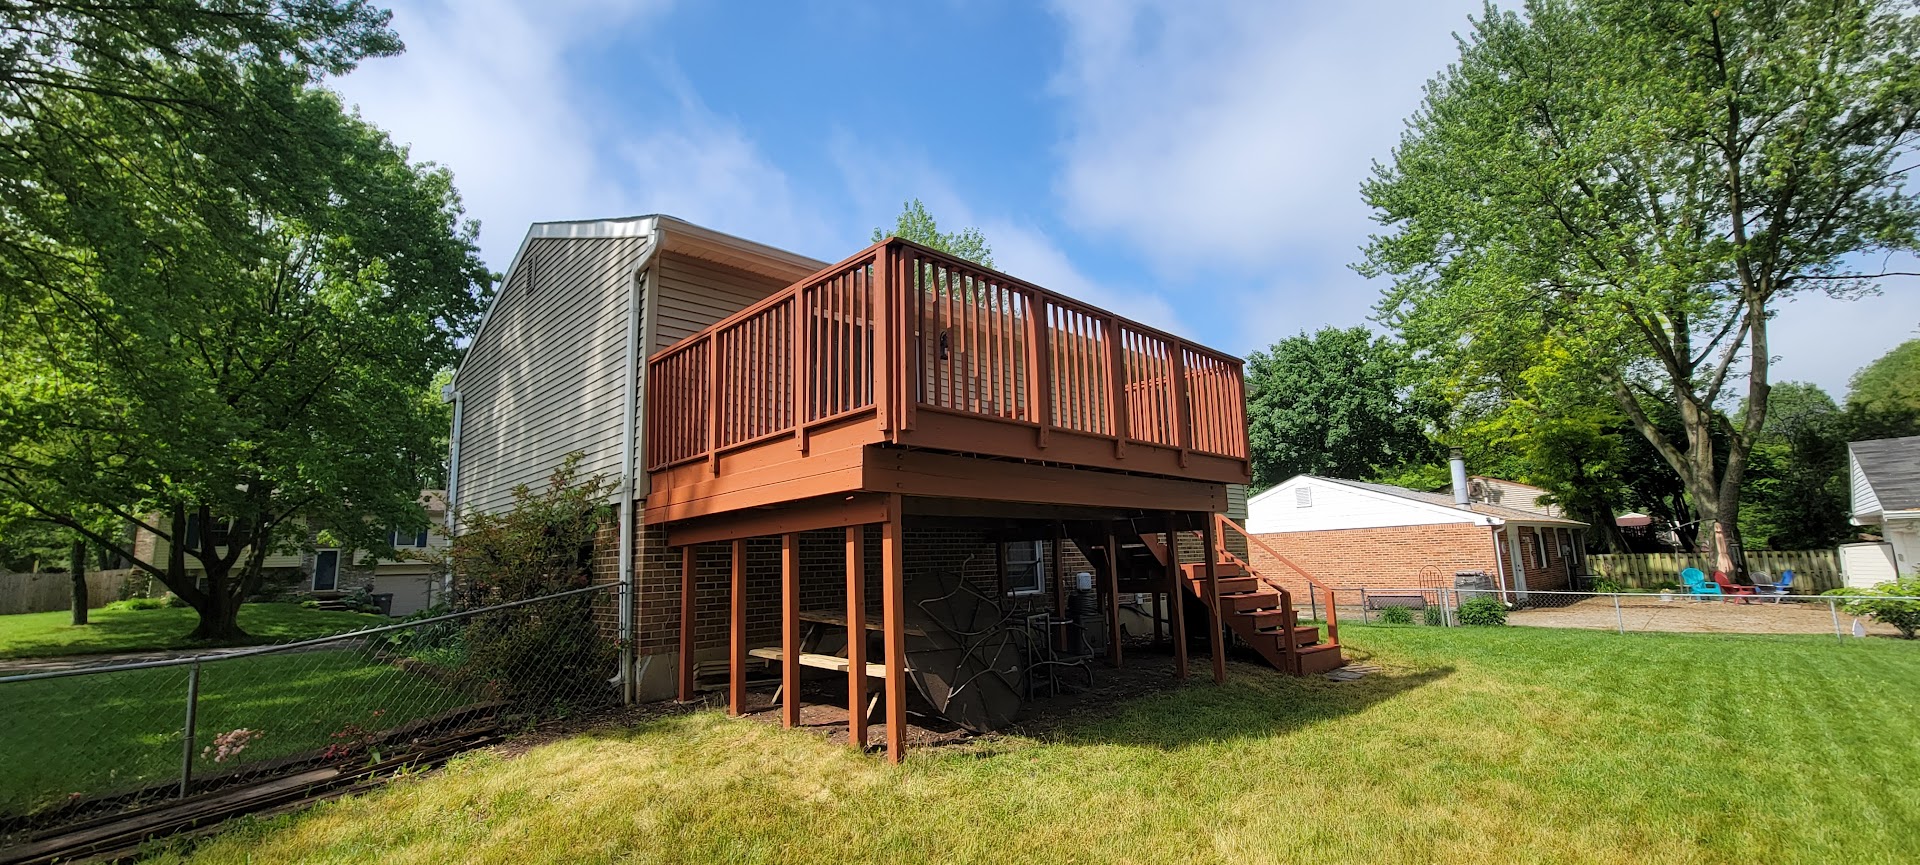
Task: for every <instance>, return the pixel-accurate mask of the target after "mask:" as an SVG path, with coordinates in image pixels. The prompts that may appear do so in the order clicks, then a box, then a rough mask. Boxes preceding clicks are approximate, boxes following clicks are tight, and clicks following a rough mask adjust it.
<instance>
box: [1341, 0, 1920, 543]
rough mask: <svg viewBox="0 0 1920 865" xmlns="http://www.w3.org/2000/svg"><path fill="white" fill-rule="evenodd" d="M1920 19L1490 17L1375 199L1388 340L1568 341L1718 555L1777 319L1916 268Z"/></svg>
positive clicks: (1765, 13)
mask: <svg viewBox="0 0 1920 865" xmlns="http://www.w3.org/2000/svg"><path fill="white" fill-rule="evenodd" d="M1910 11H1911V10H1910V8H1909V4H1906V3H1896V2H1887V0H1823V2H1815V0H1775V2H1747V3H1726V4H1710V3H1695V2H1686V0H1578V2H1575V0H1534V2H1528V3H1527V4H1526V5H1525V8H1524V12H1523V13H1520V14H1516V13H1514V12H1509V11H1502V10H1499V9H1496V8H1494V7H1492V6H1489V7H1488V8H1487V9H1486V11H1485V13H1484V14H1483V15H1482V16H1481V17H1479V18H1478V19H1477V20H1475V21H1474V22H1473V27H1472V29H1471V31H1470V32H1469V33H1467V34H1466V35H1465V36H1464V37H1462V38H1461V40H1460V59H1459V61H1458V62H1457V63H1455V64H1453V65H1452V66H1450V67H1449V68H1448V69H1447V70H1446V71H1445V72H1444V73H1442V74H1441V75H1440V76H1439V77H1437V78H1436V79H1434V80H1433V81H1432V82H1430V83H1429V84H1428V86H1427V95H1426V99H1425V103H1424V105H1423V106H1422V108H1421V109H1420V111H1419V112H1418V113H1417V114H1416V115H1415V116H1414V117H1413V118H1412V119H1411V121H1410V122H1409V124H1408V129H1407V131H1406V133H1405V135H1404V137H1403V139H1402V140H1401V142H1400V144H1399V146H1398V147H1397V148H1396V149H1395V150H1394V153H1393V157H1392V160H1391V161H1390V162H1389V163H1388V164H1384V165H1380V166H1377V167H1376V170H1375V174H1374V177H1373V178H1372V179H1371V180H1369V181H1368V182H1367V183H1366V184H1364V187H1363V194H1364V196H1365V199H1366V200H1367V202H1368V203H1369V204H1371V205H1372V206H1373V207H1374V208H1375V209H1376V211H1377V214H1378V218H1379V220H1380V221H1381V223H1382V224H1383V226H1384V227H1385V228H1384V231H1383V232H1382V233H1381V234H1379V235H1378V236H1376V237H1375V238H1373V240H1372V241H1371V242H1370V243H1369V244H1368V246H1367V247H1366V249H1365V260H1364V263H1363V264H1361V265H1360V269H1361V270H1362V271H1363V272H1364V273H1367V274H1370V275H1387V276H1391V277H1392V278H1393V280H1394V284H1393V286H1392V288H1391V289H1390V290H1389V291H1388V292H1387V294H1386V297H1385V299H1384V300H1383V302H1382V305H1381V315H1382V317H1383V319H1384V320H1386V321H1387V322H1389V323H1390V324H1391V325H1392V326H1394V327H1395V328H1397V329H1398V330H1399V331H1400V332H1401V334H1402V335H1403V336H1404V338H1405V339H1406V340H1407V341H1408V342H1409V343H1410V344H1411V345H1412V346H1414V347H1415V348H1416V349H1417V350H1418V351H1420V352H1421V353H1423V354H1424V355H1427V356H1429V357H1431V358H1432V359H1434V360H1435V361H1437V362H1439V363H1442V364H1447V363H1454V362H1459V361H1461V360H1462V359H1466V358H1472V357H1474V356H1476V355H1481V354H1487V353H1502V352H1507V351H1510V350H1512V348H1511V347H1512V346H1513V345H1515V344H1523V343H1525V342H1527V341H1532V340H1539V339H1542V338H1546V337H1549V336H1550V337H1552V338H1553V339H1555V340H1556V341H1557V342H1558V343H1559V344H1560V345H1562V346H1564V347H1565V348H1566V350H1568V351H1569V352H1571V353H1572V354H1573V356H1574V357H1575V358H1576V359H1577V363H1578V364H1579V365H1580V366H1581V367H1583V368H1585V369H1587V370H1590V371H1591V375H1592V376H1594V377H1595V378H1596V379H1597V380H1598V381H1600V382H1601V383H1603V384H1604V385H1605V386H1606V388H1607V390H1608V392H1609V393H1610V394H1611V395H1612V397H1613V399H1614V402H1615V404H1616V405H1617V406H1618V408H1619V409H1620V411H1621V412H1622V413H1623V414H1624V415H1625V416H1626V417H1627V418H1628V420H1629V421H1630V422H1631V423H1632V424H1633V426H1634V427H1635V428H1636V429H1637V430H1638V431H1639V433H1640V434H1641V435H1642V436H1643V437H1645V439H1646V440H1647V442H1648V443H1649V444H1650V445H1651V446H1652V447H1653V448H1654V449H1655V451H1656V452H1657V453H1658V454H1659V455H1660V457H1661V458H1662V460H1663V461H1664V462H1665V463H1666V464H1667V465H1668V466H1669V467H1670V468H1671V469H1672V471H1674V472H1675V473H1676V474H1677V475H1678V476H1679V477H1680V479H1681V482H1682V483H1683V485H1684V486H1685V488H1686V490H1687V493H1688V498H1689V499H1690V504H1691V506H1692V508H1693V509H1694V510H1695V512H1696V513H1697V515H1698V517H1699V541H1700V542H1701V543H1702V544H1703V545H1713V544H1715V543H1716V540H1717V539H1718V538H1721V537H1724V536H1726V535H1727V534H1729V533H1732V532H1733V531H1735V529H1734V526H1733V523H1734V521H1735V520H1736V519H1737V517H1738V511H1739V505H1740V495H1741V489H1742V482H1743V479H1744V476H1745V473H1746V470H1747V464H1748V456H1749V454H1750V452H1751V450H1752V447H1753V444H1754V442H1755V441H1756V440H1757V438H1758V434H1759V432H1760V430H1761V428H1762V426H1763V425H1764V424H1765V422H1766V409H1765V406H1766V405H1767V403H1768V400H1767V395H1768V390H1769V387H1770V377H1769V373H1770V363H1771V361H1772V359H1773V358H1772V348H1771V344H1770V342H1769V340H1768V326H1769V324H1770V322H1771V320H1772V318H1773V317H1774V316H1775V315H1777V314H1780V313H1781V311H1782V310H1781V302H1782V301H1783V300H1784V299H1786V298H1788V297H1790V296H1792V295H1794V294H1796V293H1799V292H1806V291H1813V292H1821V293H1827V294H1832V295H1837V296H1849V295H1852V294H1854V293H1857V292H1860V291H1863V290H1866V289H1868V288H1869V287H1870V285H1871V280H1872V279H1873V278H1875V277H1877V276H1880V275H1881V274H1878V273H1874V272H1872V271H1871V269H1867V270H1862V269H1857V268H1855V267H1854V266H1853V264H1854V263H1855V262H1859V261H1862V260H1865V256H1864V254H1865V253H1871V252H1875V251H1881V250H1888V249H1910V248H1912V247H1913V246H1914V245H1915V228H1916V225H1917V224H1920V200H1916V198H1915V197H1914V196H1913V195H1911V194H1909V193H1908V192H1906V191H1905V190H1904V189H1903V187H1902V183H1903V180H1904V176H1905V171H1906V169H1907V167H1908V166H1907V164H1906V163H1904V162H1901V161H1899V160H1900V159H1901V157H1902V156H1903V155H1910V154H1911V152H1912V150H1913V148H1914V146H1915V144H1916V130H1920V113H1917V112H1916V106H1920V63H1917V62H1916V46H1917V45H1920V18H1917V17H1915V16H1913V15H1911V14H1910ZM1873 260H1876V261H1877V260H1878V259H1873ZM1734 389H1739V390H1744V393H1745V396H1746V399H1747V402H1748V403H1749V404H1750V405H1752V406H1755V407H1757V408H1756V410H1753V411H1749V412H1748V413H1747V415H1746V417H1745V418H1744V419H1743V422H1742V423H1740V424H1738V425H1736V424H1734V423H1732V422H1731V420H1730V419H1729V418H1728V417H1727V414H1726V412H1725V411H1724V410H1723V409H1722V406H1724V405H1725V404H1726V403H1727V402H1728V401H1729V399H1730V398H1731V394H1732V391H1733V390H1734ZM1650 402H1653V403H1658V404H1662V405H1665V406H1667V407H1670V408H1671V409H1672V410H1673V412H1674V413H1675V414H1676V415H1677V417H1678V421H1679V429H1678V435H1674V434H1671V433H1670V432H1668V431H1667V430H1663V429H1662V428H1661V426H1660V424H1659V423H1658V422H1657V420H1656V418H1654V417H1652V416H1651V415H1650V414H1649V413H1648V411H1647V410H1646V406H1647V405H1648V404H1649V403H1650ZM1717 549H1720V550H1722V551H1723V552H1724V551H1725V549H1726V546H1725V545H1720V546H1719V547H1717ZM1730 564H1731V563H1730V561H1729V560H1728V559H1727V558H1726V557H1724V556H1723V557H1722V559H1721V561H1720V565H1721V566H1722V567H1728V566H1730Z"/></svg>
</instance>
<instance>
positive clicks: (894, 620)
mask: <svg viewBox="0 0 1920 865" xmlns="http://www.w3.org/2000/svg"><path fill="white" fill-rule="evenodd" d="M891 499H892V502H891V503H890V504H891V505H892V507H890V508H889V509H888V510H889V514H888V517H887V520H886V522H883V523H881V524H880V606H881V628H882V630H883V634H882V637H881V639H882V643H883V644H884V646H885V655H886V657H885V664H886V667H887V678H886V699H887V762H889V763H899V762H900V761H901V760H904V759H906V756H907V632H906V625H907V600H906V570H907V563H906V556H905V549H904V545H905V542H906V538H905V535H904V532H903V531H902V527H901V522H900V508H899V501H900V497H899V496H892V497H891Z"/></svg>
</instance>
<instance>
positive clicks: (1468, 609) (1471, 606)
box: [1459, 598, 1507, 625]
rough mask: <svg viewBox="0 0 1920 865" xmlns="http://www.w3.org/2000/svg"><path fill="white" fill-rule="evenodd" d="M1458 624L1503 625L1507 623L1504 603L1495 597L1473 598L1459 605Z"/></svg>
mask: <svg viewBox="0 0 1920 865" xmlns="http://www.w3.org/2000/svg"><path fill="white" fill-rule="evenodd" d="M1459 613H1460V624H1462V625H1504V624H1506V623H1507V608H1506V605H1504V604H1502V603H1500V601H1499V600H1498V599H1496V598H1474V599H1473V600H1470V601H1466V602H1464V603H1462V604H1461V605H1460V610H1459Z"/></svg>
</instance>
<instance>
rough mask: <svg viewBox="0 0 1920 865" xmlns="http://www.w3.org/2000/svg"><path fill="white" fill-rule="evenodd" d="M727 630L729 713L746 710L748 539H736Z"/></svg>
mask: <svg viewBox="0 0 1920 865" xmlns="http://www.w3.org/2000/svg"><path fill="white" fill-rule="evenodd" d="M727 603H728V604H729V605H730V612H729V614H728V622H729V625H728V634H727V646H728V649H727V714H729V715H733V716H735V717H739V716H741V715H744V714H746V713H747V542H746V541H745V540H742V539H735V540H734V542H733V591H732V594H731V595H730V596H729V597H728V599H727Z"/></svg>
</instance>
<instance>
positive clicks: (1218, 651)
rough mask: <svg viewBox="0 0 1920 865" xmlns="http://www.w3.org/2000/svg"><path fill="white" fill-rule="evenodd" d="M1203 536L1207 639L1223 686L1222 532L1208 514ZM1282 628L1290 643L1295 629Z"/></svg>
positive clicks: (1215, 678) (1217, 680) (1202, 526)
mask: <svg viewBox="0 0 1920 865" xmlns="http://www.w3.org/2000/svg"><path fill="white" fill-rule="evenodd" d="M1200 533H1201V539H1200V549H1201V551H1202V552H1203V553H1204V554H1205V556H1206V558H1205V559H1204V560H1203V565H1202V566H1203V567H1205V568H1206V574H1207V631H1208V632H1209V633H1208V635H1207V637H1208V645H1209V646H1211V647H1212V648H1211V650H1210V651H1211V652H1212V653H1213V681H1214V684H1221V683H1224V682H1226V681H1227V640H1226V635H1225V634H1223V633H1222V630H1223V628H1222V623H1221V621H1220V619H1221V616H1220V566H1219V564H1218V560H1219V558H1220V555H1219V553H1218V551H1217V549H1216V547H1217V542H1218V540H1219V530H1218V529H1216V528H1214V525H1213V514H1207V515H1206V519H1205V520H1203V521H1202V522H1201V523H1200ZM1281 628H1282V629H1283V630H1284V631H1285V632H1286V634H1287V638H1288V639H1292V638H1293V634H1292V630H1291V628H1289V627H1288V626H1287V625H1286V624H1284V623H1283V624H1282V625H1281Z"/></svg>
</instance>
